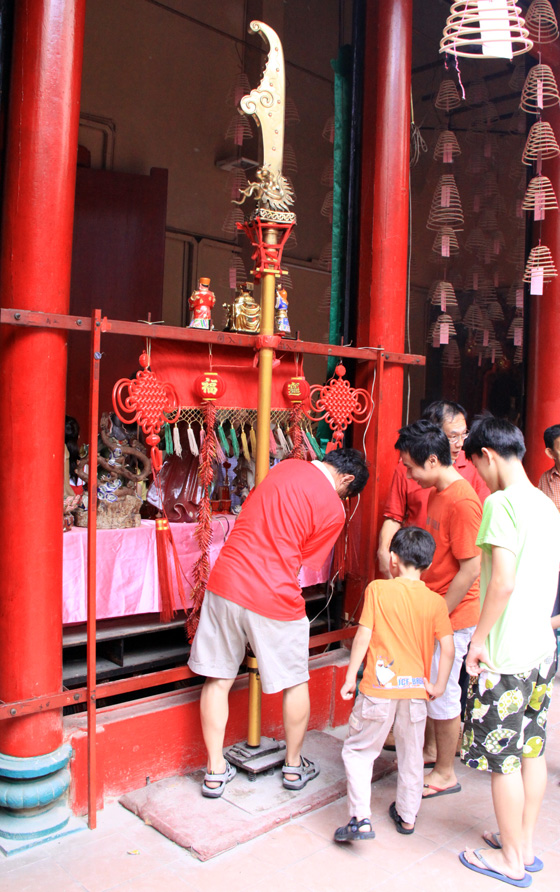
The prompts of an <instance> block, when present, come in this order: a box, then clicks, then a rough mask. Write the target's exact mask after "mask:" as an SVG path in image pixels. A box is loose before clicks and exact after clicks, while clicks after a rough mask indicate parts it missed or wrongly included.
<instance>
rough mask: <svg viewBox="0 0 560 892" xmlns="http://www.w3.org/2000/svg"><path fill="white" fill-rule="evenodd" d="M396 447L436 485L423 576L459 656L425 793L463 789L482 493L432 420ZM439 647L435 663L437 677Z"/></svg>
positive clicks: (415, 475) (416, 475)
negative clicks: (467, 664) (461, 761)
mask: <svg viewBox="0 0 560 892" xmlns="http://www.w3.org/2000/svg"><path fill="white" fill-rule="evenodd" d="M395 448H396V449H398V450H399V451H400V453H401V458H402V461H403V464H404V466H405V467H406V469H407V475H408V477H409V478H410V479H412V480H415V481H416V482H417V483H419V484H420V485H421V486H422V487H424V488H426V489H428V488H429V487H434V489H433V490H432V492H431V493H430V497H429V500H428V514H427V520H426V529H427V530H428V532H430V533H431V534H432V536H433V537H434V539H435V542H436V551H435V555H434V560H433V562H432V565H431V567H430V568H429V569H428V570H427V571H426V572H425V573H424V575H423V577H422V578H423V581H424V582H425V583H426V585H427V586H428V588H430V589H432V591H435V592H438V594H440V595H441V596H442V597H443V598H445V601H446V604H447V609H448V611H449V618H450V620H451V625H452V627H453V638H454V643H455V661H454V663H453V668H452V670H451V675H450V677H449V682H448V684H447V688H446V690H445V693H444V694H443V696H442V697H440V698H439V699H438V700H435V701H433V702H432V703H430V704H429V706H428V715H429V716H430V717H431V718H432V719H433V720H434V728H435V738H436V748H437V757H436V761H435V765H434V768H433V770H432V772H431V773H430V774H429V775H427V777H426V783H425V785H424V798H425V799H432V798H434V797H436V796H443V795H445V794H448V793H458V792H459V791H460V789H461V785H460V784H459V783H457V777H456V775H455V768H454V760H455V752H456V748H457V739H458V737H459V730H460V726H461V688H460V685H459V673H460V670H461V663H462V661H463V657H464V655H465V654H466V652H467V650H468V647H469V643H470V639H471V636H472V633H473V631H474V628H475V626H476V624H477V622H478V616H479V581H478V577H479V574H480V550H479V549H478V548H477V546H476V537H477V534H478V529H479V527H480V522H481V519H482V507H481V504H480V499H479V497H478V495H477V494H476V492H475V491H474V489H473V487H472V486H471V485H470V483H468V482H467V481H466V480H464V479H463V477H462V476H461V475H460V474H459V472H458V471H457V470H456V469H455V468H454V467H453V464H452V461H451V451H450V448H449V440H448V438H447V437H446V435H445V434H444V432H443V431H442V430H441V429H440V428H439V427H437V425H435V424H432V423H431V422H429V421H424V420H421V421H416V422H415V423H414V424H409V425H407V426H406V427H403V428H401V430H400V431H399V439H398V440H397V442H396V444H395ZM438 663H439V653H438V652H437V651H436V654H435V655H434V662H433V664H432V680H433V679H435V678H437V667H438Z"/></svg>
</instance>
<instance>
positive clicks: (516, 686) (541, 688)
mask: <svg viewBox="0 0 560 892" xmlns="http://www.w3.org/2000/svg"><path fill="white" fill-rule="evenodd" d="M554 674H555V666H554V657H553V656H551V657H550V658H547V659H546V660H543V662H542V663H541V664H540V666H537V667H536V668H535V669H532V670H530V671H529V672H522V673H519V674H518V675H499V674H498V673H496V672H490V671H488V670H484V671H483V672H481V673H480V675H479V676H478V677H476V676H471V680H470V684H469V691H468V695H467V711H466V716H467V718H466V721H465V728H464V732H463V742H462V746H461V761H462V762H464V763H465V764H466V765H469V766H470V767H471V768H478V769H479V771H500V772H501V773H502V774H511V772H512V771H518V770H519V769H520V768H521V759H522V758H536V757H537V756H541V755H542V754H543V753H544V748H545V744H546V716H547V712H548V707H549V704H550V696H551V694H552V685H553V680H554Z"/></svg>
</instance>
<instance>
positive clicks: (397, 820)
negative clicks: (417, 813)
mask: <svg viewBox="0 0 560 892" xmlns="http://www.w3.org/2000/svg"><path fill="white" fill-rule="evenodd" d="M389 817H390V818H392V819H393V821H394V822H395V827H396V828H397V833H403V834H404V835H405V836H410V834H411V833H414V827H412V828H411V829H408V830H407V828H406V827H403V819H402V818H401V816H400V815H399V813H398V811H397V809H396V808H395V803H394V802H391V805H390V806H389ZM407 823H408V821H407Z"/></svg>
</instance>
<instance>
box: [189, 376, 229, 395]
mask: <svg viewBox="0 0 560 892" xmlns="http://www.w3.org/2000/svg"><path fill="white" fill-rule="evenodd" d="M194 390H195V393H196V394H197V396H199V397H200V398H201V399H203V400H212V402H213V401H214V400H217V399H219V398H220V397H221V396H223V395H224V393H225V392H226V384H225V381H224V379H223V378H222V376H221V375H218V373H217V372H204V374H203V375H199V376H198V378H196V380H195V382H194Z"/></svg>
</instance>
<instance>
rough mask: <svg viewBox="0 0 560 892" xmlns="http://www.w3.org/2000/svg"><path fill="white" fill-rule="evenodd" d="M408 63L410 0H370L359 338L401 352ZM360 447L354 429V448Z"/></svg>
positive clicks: (393, 382) (389, 456)
mask: <svg viewBox="0 0 560 892" xmlns="http://www.w3.org/2000/svg"><path fill="white" fill-rule="evenodd" d="M411 60H412V0H386V2H383V3H373V2H371V0H370V2H369V4H368V8H367V21H366V46H365V62H364V111H363V140H362V196H361V199H362V200H361V220H360V287H359V295H358V328H357V343H358V345H359V346H371V347H378V346H379V347H383V348H384V349H385V350H390V351H395V352H403V351H404V340H405V318H406V285H407V253H408V204H409V161H410V81H411ZM366 375H367V377H366ZM360 378H361V380H360V381H359V384H360V386H362V387H364V386H365V387H368V389H370V388H371V367H370V368H369V369H368V370H367V373H366V372H365V370H364V371H363V372H362V375H361V376H360ZM382 381H383V384H382V397H381V401H380V405H379V407H378V409H379V412H380V418H379V426H378V430H379V435H378V442H377V455H378V461H377V464H376V466H375V467H372V469H371V470H372V474H375V475H376V477H377V483H378V486H377V491H378V503H379V505H380V506H381V507H382V506H383V503H384V501H385V498H386V495H387V491H388V488H389V484H390V481H391V477H392V474H393V470H394V468H395V465H396V461H397V455H396V453H395V450H394V443H395V440H396V438H397V430H398V428H399V427H400V426H401V420H402V398H403V369H402V366H398V365H389V366H385V369H384V372H383V379H382ZM375 437H376V433H375V428H374V426H373V425H372V426H371V427H370V430H369V434H368V437H367V438H366V452H367V455H368V457H369V458H372V457H373V456H374V452H375V447H376V443H375ZM360 444H361V434H358V441H357V442H356V441H355V445H357V446H359V445H360ZM374 491H375V487H373V486H372V485H371V483H370V485H369V486H368V487H367V488H366V490H365V492H364V494H363V496H362V502H361V506H360V507H361V517H360V520H361V523H360V528H361V535H360V541H359V543H358V553H359V557H360V561H359V563H360V567H361V568H362V572H363V573H364V577H365V579H364V580H362V582H363V581H367V577H368V576H369V577H370V578H371V575H372V574H373V556H374V555H375V552H376V550H377V545H376V540H377V530H376V529H375V528H374V520H375V515H376V512H375V509H376V506H375V504H374Z"/></svg>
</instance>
